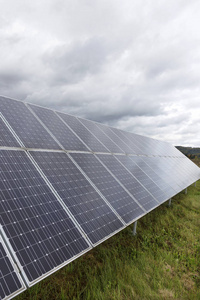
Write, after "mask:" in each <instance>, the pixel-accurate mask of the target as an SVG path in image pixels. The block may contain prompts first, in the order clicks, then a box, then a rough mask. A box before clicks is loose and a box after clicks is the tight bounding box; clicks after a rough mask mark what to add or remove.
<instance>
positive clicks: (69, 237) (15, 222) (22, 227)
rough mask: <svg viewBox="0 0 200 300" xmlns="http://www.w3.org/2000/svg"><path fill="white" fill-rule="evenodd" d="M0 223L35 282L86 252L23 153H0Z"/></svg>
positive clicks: (6, 151)
mask: <svg viewBox="0 0 200 300" xmlns="http://www.w3.org/2000/svg"><path fill="white" fill-rule="evenodd" d="M0 170H1V171H0V187H1V189H0V223H1V224H2V226H3V228H4V231H5V233H6V235H7V238H8V239H9V241H10V244H11V245H12V247H13V249H14V252H15V253H16V255H17V257H18V259H19V262H20V264H21V267H22V268H23V270H24V272H25V273H26V275H27V277H28V280H29V281H30V282H34V281H35V280H38V279H39V278H40V277H41V276H44V275H45V274H46V273H47V272H52V271H55V270H56V269H57V268H58V267H60V266H61V265H63V264H66V263H67V261H68V260H70V259H73V258H75V257H76V256H77V255H79V254H80V253H83V252H84V251H86V250H87V249H89V246H88V243H87V242H86V240H85V239H84V238H83V237H82V235H81V234H80V232H79V230H78V229H77V227H76V226H75V224H74V223H73V222H72V220H71V219H70V217H69V215H68V214H67V213H66V211H65V210H64V209H63V207H62V206H61V204H60V203H59V201H58V200H57V198H56V197H55V196H54V194H53V193H52V192H51V190H50V188H49V187H48V186H47V184H46V183H45V181H44V180H43V178H42V177H41V175H40V174H39V172H38V171H37V170H36V168H35V167H34V165H33V164H32V162H31V160H30V159H29V157H28V156H27V155H26V153H25V152H23V151H11V150H1V151H0Z"/></svg>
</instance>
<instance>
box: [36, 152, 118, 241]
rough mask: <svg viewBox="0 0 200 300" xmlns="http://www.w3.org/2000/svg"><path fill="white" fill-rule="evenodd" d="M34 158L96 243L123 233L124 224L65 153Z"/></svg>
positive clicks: (45, 154)
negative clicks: (118, 231)
mask: <svg viewBox="0 0 200 300" xmlns="http://www.w3.org/2000/svg"><path fill="white" fill-rule="evenodd" d="M31 154H32V156H33V157H34V159H35V161H36V162H37V163H38V165H39V167H40V168H41V170H42V171H43V172H44V174H45V175H46V176H47V178H48V180H49V181H50V182H51V184H52V185H53V187H54V188H55V190H56V191H57V193H58V194H59V196H60V197H61V198H62V200H63V201H64V203H65V204H66V206H67V207H68V208H69V210H70V212H71V213H72V214H73V216H74V217H75V218H76V220H77V221H78V223H79V224H80V225H81V227H82V229H83V230H84V232H85V233H86V234H87V236H88V237H89V239H90V240H91V241H92V243H94V244H95V243H97V242H100V241H101V240H102V239H105V238H107V237H108V236H109V235H111V234H113V233H114V232H115V231H117V230H119V229H120V228H121V229H122V227H123V224H122V222H121V221H120V220H119V219H118V217H117V216H116V215H115V214H114V213H113V211H112V210H111V209H110V207H109V206H108V205H107V204H106V202H105V201H104V200H103V199H102V198H101V197H100V196H99V194H98V193H97V192H96V191H95V189H94V187H93V186H92V185H91V184H90V183H89V182H88V180H87V179H86V178H85V177H84V176H83V175H82V174H81V172H80V171H79V169H78V168H77V167H76V166H75V164H74V163H73V162H72V161H71V160H70V158H69V157H68V156H67V155H66V154H65V153H56V152H54V153H51V152H32V153H31Z"/></svg>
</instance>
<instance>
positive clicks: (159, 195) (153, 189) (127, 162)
mask: <svg viewBox="0 0 200 300" xmlns="http://www.w3.org/2000/svg"><path fill="white" fill-rule="evenodd" d="M117 159H118V160H119V161H120V162H121V163H122V164H123V165H124V166H125V167H126V168H127V169H128V170H129V172H130V173H131V174H132V175H133V176H135V177H136V178H137V180H139V182H140V183H141V184H142V185H143V186H144V187H145V188H146V189H147V190H148V192H149V193H151V194H152V195H153V196H154V198H155V199H157V201H158V202H163V201H165V200H166V198H167V196H166V195H165V194H164V192H163V191H162V190H161V189H160V188H159V186H157V185H156V184H155V182H154V181H153V180H152V179H151V178H150V177H149V176H148V175H147V174H146V173H145V172H144V171H143V170H142V169H141V168H140V167H139V166H138V165H137V164H136V162H135V160H136V161H137V162H138V164H139V160H140V158H138V157H136V156H129V157H127V156H118V157H117Z"/></svg>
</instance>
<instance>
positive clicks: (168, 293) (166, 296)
mask: <svg viewBox="0 0 200 300" xmlns="http://www.w3.org/2000/svg"><path fill="white" fill-rule="evenodd" d="M159 294H160V296H161V297H162V299H174V293H173V292H172V291H170V290H167V289H162V290H159Z"/></svg>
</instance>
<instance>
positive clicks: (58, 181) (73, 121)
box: [0, 97, 200, 299]
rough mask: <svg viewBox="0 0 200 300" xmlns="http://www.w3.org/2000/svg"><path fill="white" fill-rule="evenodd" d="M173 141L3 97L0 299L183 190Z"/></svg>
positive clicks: (188, 169) (184, 167)
mask: <svg viewBox="0 0 200 300" xmlns="http://www.w3.org/2000/svg"><path fill="white" fill-rule="evenodd" d="M199 179H200V168H199V167H197V166H196V165H195V164H194V163H193V162H191V161H190V160H189V159H188V158H187V157H186V156H184V155H183V154H182V153H181V152H180V151H178V150H177V149H176V148H175V147H174V146H172V145H171V144H169V143H167V142H164V141H158V140H155V139H151V138H148V137H144V136H140V135H136V134H133V133H130V132H125V131H123V130H119V129H116V128H112V127H109V126H106V125H103V124H100V123H96V122H93V121H89V120H85V119H82V118H78V117H75V116H71V115H68V114H65V113H62V112H57V111H53V110H50V109H47V108H43V107H39V106H36V105H33V104H28V103H25V102H21V101H18V100H13V99H9V98H5V97H0V185H1V189H0V299H11V298H13V297H15V296H16V295H18V294H20V293H21V292H23V291H24V290H26V289H28V288H29V287H31V286H33V285H34V284H36V283H38V282H39V281H41V280H43V279H44V278H46V277H47V276H49V275H51V274H52V273H53V272H55V271H57V270H59V269H60V268H62V267H63V266H65V265H67V264H68V263H70V262H72V261H73V260H75V259H77V258H78V257H80V256H82V255H83V254H85V253H86V252H88V251H90V250H91V249H93V248H94V247H96V246H98V245H99V244H101V243H103V242H104V241H105V240H107V239H109V238H110V237H112V236H113V235H115V234H117V233H118V232H120V231H122V230H123V229H124V228H126V227H127V226H129V225H130V224H133V225H134V231H133V234H135V233H136V224H137V221H138V220H139V219H141V218H142V217H144V216H145V215H147V214H148V213H149V212H151V211H152V210H154V209H156V208H158V207H159V206H161V205H162V204H163V203H165V202H166V201H169V203H170V202H171V198H172V197H174V196H175V195H177V194H178V193H180V192H181V191H183V190H185V191H187V188H188V187H189V186H190V185H192V184H194V183H195V182H196V181H198V180H199Z"/></svg>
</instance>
